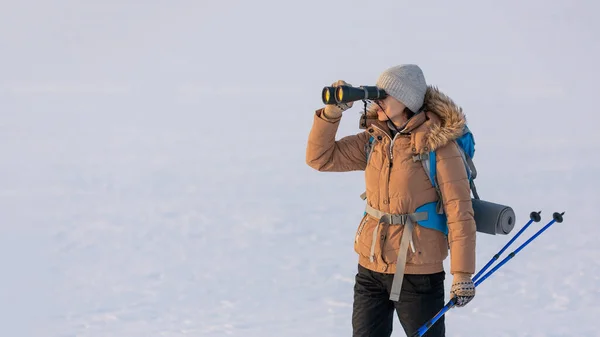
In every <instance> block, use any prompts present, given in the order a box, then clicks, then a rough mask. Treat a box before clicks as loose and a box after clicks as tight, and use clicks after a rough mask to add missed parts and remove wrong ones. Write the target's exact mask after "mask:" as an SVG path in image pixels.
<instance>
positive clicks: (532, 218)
mask: <svg viewBox="0 0 600 337" xmlns="http://www.w3.org/2000/svg"><path fill="white" fill-rule="evenodd" d="M540 213H542V211H539V212H531V214H529V219H530V220H529V222H527V223H526V224H525V226H523V228H521V230H520V231H519V232H518V233H517V234H516V235H515V236H514V237H513V238H512V239H510V241H508V243H507V244H506V245H504V247H502V249H500V251H499V252H498V253H497V254H496V255H494V257H492V259H491V260H490V261H489V262H488V263H487V264H486V265H485V267H483V269H481V270H480V271H479V272H478V273H477V274H476V275H475V277H473V282H476V281H477V279H479V277H481V275H483V273H484V272H485V271H486V270H487V269H488V268H489V267H490V266H491V265H492V264H493V263H494V262H496V260H498V259H499V258H500V255H502V253H504V251H505V250H506V249H507V248H508V246H510V245H511V244H512V243H513V242H515V240H516V239H517V238H518V237H519V236H520V235H521V234H523V232H524V231H525V230H526V229H527V227H529V225H531V224H532V223H533V222H534V221H535V222H540V221H541V220H542V218H541V217H540Z"/></svg>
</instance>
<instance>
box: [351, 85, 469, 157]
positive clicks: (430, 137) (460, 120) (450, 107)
mask: <svg viewBox="0 0 600 337" xmlns="http://www.w3.org/2000/svg"><path fill="white" fill-rule="evenodd" d="M376 111H377V105H376V104H372V105H371V106H370V107H369V108H368V109H367V113H366V123H365V121H364V120H363V121H361V128H366V127H367V126H369V125H370V124H377V125H379V126H380V127H383V126H384V125H385V123H382V122H380V121H378V120H377V112H376ZM420 114H424V115H425V117H426V118H424V117H423V116H419V115H420ZM420 114H417V115H415V116H414V117H413V118H412V119H411V121H409V123H408V125H407V126H406V128H405V129H404V130H403V131H406V132H411V133H412V132H415V133H418V134H420V137H419V138H421V139H419V141H417V142H418V143H420V144H422V145H423V146H419V147H420V149H419V150H422V149H427V148H428V149H429V150H432V151H433V150H436V149H438V148H440V147H442V146H444V145H446V144H447V143H449V142H451V141H453V140H455V139H457V138H459V137H460V136H461V135H462V134H463V130H464V127H465V125H466V124H467V117H466V116H465V114H464V113H463V110H462V108H461V107H460V106H458V105H457V104H456V103H455V102H454V101H453V100H452V99H451V98H450V97H448V96H447V95H446V94H444V93H442V92H441V91H440V90H439V89H438V88H437V87H435V86H431V85H430V86H427V91H426V93H425V99H424V102H423V112H421V113H420ZM419 152H421V151H419Z"/></svg>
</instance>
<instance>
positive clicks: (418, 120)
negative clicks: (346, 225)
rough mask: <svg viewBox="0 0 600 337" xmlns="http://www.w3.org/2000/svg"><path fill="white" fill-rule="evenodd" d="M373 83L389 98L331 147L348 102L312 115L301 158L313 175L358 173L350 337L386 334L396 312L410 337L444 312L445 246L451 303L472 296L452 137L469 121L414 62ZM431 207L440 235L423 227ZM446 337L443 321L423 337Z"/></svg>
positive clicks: (471, 244) (470, 255)
mask: <svg viewBox="0 0 600 337" xmlns="http://www.w3.org/2000/svg"><path fill="white" fill-rule="evenodd" d="M337 85H348V84H346V83H345V82H344V81H338V82H336V83H334V86H337ZM376 85H377V87H379V88H381V89H383V90H385V91H386V93H387V94H388V95H387V97H386V98H385V99H382V100H379V101H375V102H374V104H371V106H370V108H369V111H368V112H367V114H366V115H367V116H366V117H367V119H366V124H365V125H364V128H365V129H366V130H365V131H364V132H361V133H359V134H356V135H351V136H346V137H344V138H341V139H340V140H337V141H336V132H337V129H338V126H339V123H340V119H341V117H342V112H343V111H345V110H347V109H349V108H350V107H351V106H352V103H346V104H340V105H326V106H325V108H322V109H319V110H317V111H316V114H315V116H314V122H313V126H312V129H311V131H310V134H309V138H308V145H307V151H306V162H307V164H308V165H309V166H310V167H312V168H314V169H316V170H318V171H328V172H344V171H355V170H364V171H365V183H366V193H365V196H366V203H367V205H366V211H365V215H364V217H363V218H362V220H361V222H360V223H359V225H358V230H357V232H356V239H355V242H354V249H355V251H356V253H357V254H358V273H357V274H356V279H355V286H354V304H353V313H352V327H353V336H390V335H391V333H392V322H393V313H394V310H395V311H396V313H397V315H398V318H399V320H400V323H401V324H402V327H403V328H404V331H405V332H406V334H407V335H409V336H410V335H412V334H413V333H414V332H415V331H416V330H417V329H418V328H419V327H420V326H422V325H423V324H424V323H425V322H427V321H428V320H429V319H430V318H432V317H433V316H434V315H435V314H436V313H437V312H438V311H439V310H440V309H441V308H442V307H443V306H444V279H445V271H444V267H443V261H444V260H445V259H446V258H447V256H448V250H450V257H451V260H450V273H451V274H452V275H453V284H452V289H451V291H450V296H451V297H452V298H454V297H456V305H457V306H464V305H466V304H467V303H468V302H469V301H470V300H471V299H472V298H473V297H474V296H475V287H474V286H473V282H472V281H471V275H472V274H473V273H474V269H475V233H476V226H475V221H474V219H473V208H472V205H471V194H470V188H469V181H468V178H467V173H466V171H465V167H464V164H463V160H462V158H461V154H460V152H459V148H458V145H457V144H456V143H455V142H454V141H453V140H454V139H456V138H458V137H459V136H460V135H461V133H462V131H463V128H464V126H465V124H466V118H465V116H464V115H463V113H462V109H461V108H460V107H458V106H456V105H455V104H454V102H453V101H452V100H451V99H449V98H448V97H446V96H445V95H444V94H442V93H441V92H439V91H438V90H437V89H436V88H434V87H431V86H428V85H427V84H426V82H425V78H424V76H423V72H422V71H421V69H420V68H419V67H418V66H417V65H411V64H409V65H399V66H395V67H392V68H389V69H387V70H386V71H384V72H383V73H382V74H381V75H380V77H379V79H378V80H377V84H376ZM370 139H371V141H370ZM430 151H435V153H436V162H437V165H436V168H437V173H436V182H437V185H438V189H436V188H434V187H433V185H432V183H431V180H430V179H429V177H428V175H427V173H426V171H425V169H424V167H423V163H422V162H421V161H422V160H426V159H427V154H428V153H429V152H430ZM437 191H439V192H437ZM432 204H437V205H438V212H441V211H442V210H443V211H444V213H445V215H446V217H447V223H444V226H446V227H445V228H446V230H445V231H443V230H440V229H439V228H433V227H432V226H429V225H428V222H427V220H428V216H432V215H433V214H431V213H427V212H424V211H422V207H421V206H423V205H432ZM434 209H435V208H434ZM404 233H406V235H404ZM444 335H445V326H444V319H443V318H441V319H440V320H438V321H437V323H436V324H435V325H433V326H432V327H431V328H430V329H429V331H428V332H427V333H426V334H425V336H430V337H433V336H436V337H437V336H444Z"/></svg>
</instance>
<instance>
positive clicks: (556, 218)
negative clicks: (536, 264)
mask: <svg viewBox="0 0 600 337" xmlns="http://www.w3.org/2000/svg"><path fill="white" fill-rule="evenodd" d="M564 214H565V212H562V213H558V212H555V213H554V214H552V218H553V219H552V221H550V222H549V223H548V224H547V225H546V226H544V228H542V229H540V230H539V231H537V233H535V234H534V235H533V236H532V237H531V238H529V240H527V241H525V243H523V244H522V245H520V246H519V248H517V249H516V250H515V251H514V252H512V253H510V254H508V256H507V257H506V258H504V260H502V261H500V263H498V264H497V265H496V266H495V267H494V268H492V270H490V271H489V272H488V273H487V274H485V275H484V276H482V277H481V279H479V280H477V282H475V287H477V286H478V285H479V284H481V282H483V281H485V279H487V278H488V277H490V275H492V274H493V273H494V272H495V271H496V270H498V269H500V267H502V266H503V265H504V264H506V262H508V261H510V260H511V259H512V258H513V257H515V255H517V254H518V253H519V252H520V251H521V250H522V249H523V248H525V246H527V245H528V244H529V243H531V241H533V240H535V238H537V237H538V236H539V235H540V234H542V233H543V232H544V231H545V230H546V229H548V228H549V227H550V226H552V225H553V224H554V223H555V222H558V223H561V222H563V215H564Z"/></svg>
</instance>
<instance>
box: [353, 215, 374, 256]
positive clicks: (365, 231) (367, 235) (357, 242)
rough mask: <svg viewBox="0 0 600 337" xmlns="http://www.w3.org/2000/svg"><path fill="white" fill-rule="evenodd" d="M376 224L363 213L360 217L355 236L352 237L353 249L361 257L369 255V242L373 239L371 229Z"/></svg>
mask: <svg viewBox="0 0 600 337" xmlns="http://www.w3.org/2000/svg"><path fill="white" fill-rule="evenodd" d="M376 226H377V221H376V220H375V219H373V218H371V217H370V216H369V215H367V214H365V216H364V217H363V218H362V220H361V222H360V224H359V225H358V229H357V230H356V236H355V237H354V251H355V252H356V253H357V254H358V255H360V256H363V257H369V256H370V254H371V243H372V241H373V230H374V229H375V227H376Z"/></svg>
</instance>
